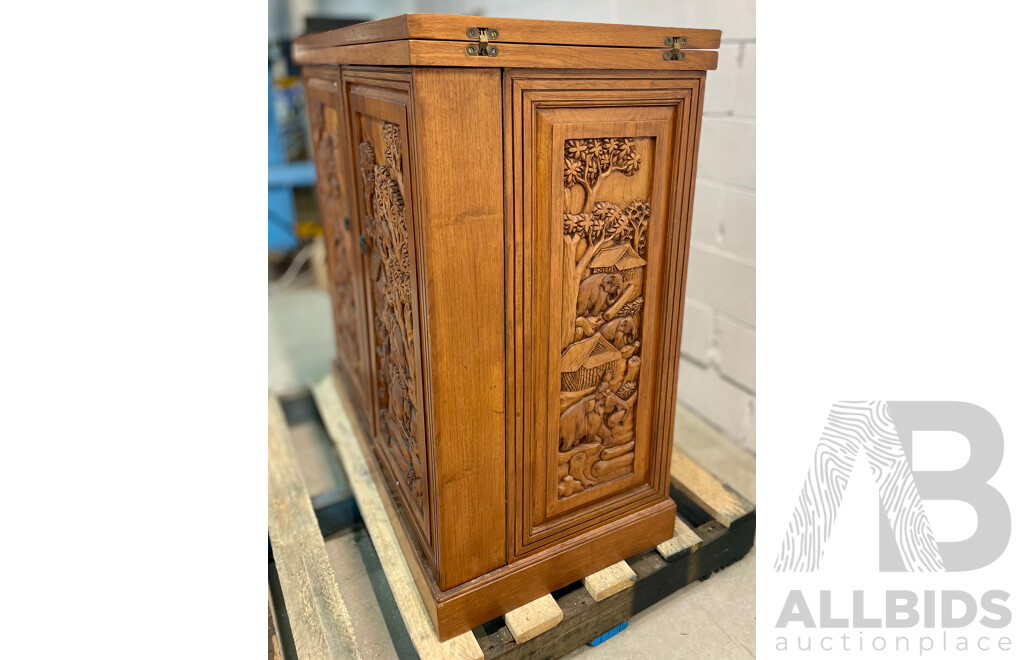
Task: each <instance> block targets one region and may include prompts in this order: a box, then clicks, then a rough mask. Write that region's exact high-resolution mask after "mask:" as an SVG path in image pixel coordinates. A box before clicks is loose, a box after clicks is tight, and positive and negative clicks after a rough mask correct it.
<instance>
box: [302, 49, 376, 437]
mask: <svg viewBox="0 0 1024 660" xmlns="http://www.w3.org/2000/svg"><path fill="white" fill-rule="evenodd" d="M305 74H306V96H307V108H308V111H309V124H310V129H311V133H312V135H311V137H312V142H313V151H314V154H315V159H316V171H317V183H316V190H317V199H318V202H319V205H320V217H321V220H322V223H323V229H324V244H325V247H326V248H327V268H328V273H329V277H330V296H331V308H332V310H333V313H334V336H335V342H336V344H337V351H338V362H339V364H340V365H341V367H342V369H343V370H344V372H345V376H346V377H347V379H348V380H349V383H350V384H351V385H352V389H353V390H354V392H355V395H356V398H357V402H358V404H359V407H360V410H361V411H362V413H363V415H364V420H366V419H369V414H368V413H369V398H368V391H367V385H368V383H369V370H368V368H367V367H368V365H367V361H368V360H367V356H368V353H369V348H368V344H367V332H366V323H365V321H364V319H365V318H366V312H365V309H366V303H365V300H364V296H363V285H362V281H363V277H362V271H363V264H362V255H361V254H360V250H359V244H358V235H359V225H358V222H353V220H354V219H353V218H352V217H351V215H350V213H349V199H348V194H347V190H346V185H345V181H347V177H346V176H345V175H344V173H343V170H344V168H343V163H344V161H343V160H342V159H343V158H344V155H345V153H346V152H347V149H346V148H345V143H346V135H345V130H344V128H345V127H344V122H343V121H342V116H343V115H342V113H341V93H340V87H341V79H340V71H339V70H338V68H337V67H310V68H307V69H306V70H305Z"/></svg>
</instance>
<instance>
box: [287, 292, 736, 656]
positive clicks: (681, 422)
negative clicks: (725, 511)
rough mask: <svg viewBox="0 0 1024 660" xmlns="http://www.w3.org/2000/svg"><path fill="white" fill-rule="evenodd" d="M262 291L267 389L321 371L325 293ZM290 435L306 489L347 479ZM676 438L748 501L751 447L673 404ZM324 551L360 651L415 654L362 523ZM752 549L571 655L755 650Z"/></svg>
mask: <svg viewBox="0 0 1024 660" xmlns="http://www.w3.org/2000/svg"><path fill="white" fill-rule="evenodd" d="M304 279H305V281H298V282H296V283H295V285H293V286H292V287H290V288H289V289H288V290H286V291H283V292H279V293H275V294H273V295H272V296H271V297H270V321H269V343H270V354H269V357H270V368H269V384H270V390H271V391H272V392H274V393H275V394H278V395H281V396H287V395H291V394H295V393H297V392H300V391H302V390H303V389H304V388H306V387H308V386H309V385H312V384H313V383H315V382H317V381H318V380H319V379H320V378H322V377H323V376H324V375H325V374H326V373H328V370H329V368H330V362H331V360H332V359H333V358H334V344H333V340H332V335H331V332H332V330H331V319H330V303H329V300H328V298H327V295H326V294H325V293H324V292H323V291H321V290H320V289H318V288H316V287H315V286H313V285H312V283H311V281H310V280H309V279H308V278H304ZM297 421H298V423H297V424H294V425H293V426H292V440H293V443H294V445H295V450H296V454H297V457H298V459H299V463H300V466H301V468H302V470H303V475H304V476H305V478H306V483H307V486H308V488H309V491H310V494H311V495H317V494H320V493H326V492H329V491H332V490H335V489H340V490H342V491H344V490H345V489H346V488H347V484H346V483H345V477H344V474H343V473H342V472H341V470H340V469H339V468H338V462H337V459H336V458H335V456H334V450H333V447H332V446H331V443H330V439H329V438H328V437H327V435H326V433H325V431H324V430H323V428H322V427H321V426H320V424H319V423H318V422H316V421H315V420H311V419H306V420H297ZM674 440H675V443H676V445H677V446H678V447H680V448H681V449H684V450H685V451H686V452H687V453H688V454H690V456H691V457H692V458H693V459H694V460H695V461H697V462H699V463H700V464H702V465H703V466H704V467H706V468H707V469H708V470H709V471H711V472H712V473H714V474H716V475H717V476H718V477H719V478H721V479H722V480H724V481H726V482H727V483H729V484H730V485H731V486H732V487H733V488H735V489H736V490H737V491H738V492H739V493H741V494H742V495H743V496H745V497H746V498H748V499H749V500H751V501H756V492H755V491H756V488H755V467H754V457H753V456H752V455H751V454H749V453H747V452H746V451H745V450H743V449H741V448H740V447H738V446H737V445H735V444H734V443H733V442H731V441H730V440H729V439H728V438H726V437H724V436H722V435H721V434H720V433H718V432H717V431H715V429H713V428H711V427H710V426H708V425H707V424H706V423H704V422H703V421H702V420H700V419H699V418H697V417H696V416H694V415H693V414H692V413H690V412H688V411H686V410H685V409H684V408H681V407H680V408H678V409H677V413H676V425H675V438H674ZM326 545H327V553H328V557H329V558H330V561H331V565H332V566H333V567H334V572H335V575H336V576H337V578H338V584H339V586H340V587H341V590H342V593H344V594H345V600H346V604H348V605H349V614H350V615H351V618H352V625H353V627H354V628H355V633H356V639H357V640H359V642H360V646H361V650H362V652H363V654H364V656H365V657H374V658H379V659H384V658H388V659H390V658H407V657H415V652H414V651H413V650H412V645H411V643H410V641H409V639H408V636H407V635H406V633H405V630H404V628H403V626H402V625H401V617H400V616H399V614H398V612H397V609H396V607H395V603H394V600H393V598H392V597H391V592H390V589H389V587H388V584H387V579H386V578H385V576H384V574H383V571H382V569H381V567H380V563H379V562H378V561H377V556H376V553H375V552H374V551H373V545H372V543H371V542H370V539H369V537H368V536H367V534H366V532H365V530H363V529H362V528H358V529H355V530H348V531H345V532H342V533H340V534H336V535H334V536H332V537H330V538H328V539H327V540H326ZM755 550H756V546H755V549H754V550H752V551H751V552H750V553H749V554H748V555H747V556H746V557H744V558H743V559H741V560H740V561H738V562H736V563H735V564H733V565H732V566H730V567H728V568H726V569H725V570H723V571H720V572H719V573H717V574H715V575H714V576H712V577H711V578H710V579H708V580H706V581H704V582H696V583H694V584H690V585H687V586H686V587H684V588H682V589H680V590H679V591H677V592H676V593H674V594H672V595H671V596H669V597H667V598H665V599H664V600H662V601H661V602H659V603H657V604H656V605H654V606H652V607H650V608H648V609H646V610H644V611H643V612H641V613H639V614H637V615H636V616H634V617H633V618H632V619H630V621H629V627H628V628H627V629H626V630H625V631H624V632H622V633H620V634H618V635H616V636H615V637H613V638H611V639H610V640H608V641H606V642H604V643H603V644H601V645H600V646H596V647H593V648H591V647H586V646H584V647H581V648H580V649H578V650H576V651H574V652H573V653H570V654H569V655H568V656H566V657H569V658H583V659H584V660H598V659H600V658H709V659H714V660H732V659H736V660H740V659H745V658H752V657H754V655H755V652H754V640H755V630H754V624H755V619H754V593H755V592H754V571H755V568H754V566H755V560H754V557H755Z"/></svg>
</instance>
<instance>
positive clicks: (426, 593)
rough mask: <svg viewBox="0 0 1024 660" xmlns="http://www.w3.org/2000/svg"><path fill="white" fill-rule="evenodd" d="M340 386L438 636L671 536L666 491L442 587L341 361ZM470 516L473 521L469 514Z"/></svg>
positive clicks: (673, 511) (446, 636) (496, 614)
mask: <svg viewBox="0 0 1024 660" xmlns="http://www.w3.org/2000/svg"><path fill="white" fill-rule="evenodd" d="M334 384H335V391H336V392H337V394H338V398H339V399H340V401H341V403H342V406H343V408H344V409H345V411H346V412H347V413H348V415H349V417H350V419H351V420H352V424H351V428H352V430H353V431H354V433H353V435H354V436H355V437H354V440H355V442H356V443H357V444H358V447H359V449H360V451H361V452H362V455H363V457H364V459H365V461H366V464H367V467H368V469H369V472H370V475H371V477H372V478H373V481H374V484H375V485H376V487H377V490H378V492H379V493H380V496H381V500H382V501H383V504H384V508H385V510H386V512H387V515H388V519H389V520H390V522H391V526H392V528H393V529H394V531H395V536H396V537H397V538H398V541H399V545H400V546H401V548H402V554H403V556H404V557H405V561H406V563H407V565H408V567H409V572H410V573H411V574H412V577H413V580H414V582H415V583H416V587H417V589H418V590H419V593H420V597H421V598H422V599H423V604H424V606H425V608H426V610H427V613H428V614H429V615H430V618H431V621H432V622H433V624H434V627H435V629H436V631H437V633H438V637H439V638H440V640H441V641H445V640H448V639H451V638H452V637H454V636H456V635H459V634H461V633H463V632H465V631H467V630H470V629H472V628H474V627H476V626H478V625H480V624H482V623H486V622H487V621H490V620H491V619H494V618H497V617H499V616H502V615H504V614H505V613H506V612H510V611H512V610H514V609H516V608H517V607H521V606H523V605H525V604H527V603H529V602H530V601H533V600H535V599H537V598H540V597H541V596H544V595H545V594H549V593H551V592H553V591H556V590H558V589H561V588H562V587H564V586H566V585H569V584H572V583H573V582H576V581H577V580H582V579H583V578H584V577H586V576H588V575H590V574H592V573H595V572H597V571H599V570H601V569H603V568H606V567H608V566H611V565H612V564H615V563H616V562H619V561H621V560H623V559H626V558H627V557H631V556H633V555H635V554H637V553H639V552H642V551H644V550H646V549H648V548H651V547H653V546H655V545H657V544H659V543H661V542H663V541H666V540H668V539H670V538H671V537H672V534H673V530H674V527H675V520H676V505H675V503H674V502H673V501H672V500H671V499H669V498H668V497H666V498H665V499H664V500H662V501H658V502H655V503H653V504H651V505H648V506H646V507H644V508H642V509H640V510H638V511H635V512H633V513H631V514H629V515H627V516H625V517H623V518H619V519H617V520H613V521H611V522H609V523H605V524H603V525H600V526H597V527H595V528H594V529H591V530H589V531H587V532H586V533H584V534H581V535H578V536H575V537H573V538H571V539H567V540H566V541H564V542H562V543H559V544H557V545H554V546H552V547H550V548H546V549H544V550H541V551H539V552H537V553H534V554H532V555H529V556H527V557H524V558H523V559H519V560H517V561H513V562H511V563H509V564H507V565H505V566H502V567H501V568H498V569H495V570H493V571H490V572H489V573H485V574H483V575H481V576H479V577H477V578H474V579H473V580H470V581H469V582H466V583H464V584H460V585H459V586H457V587H454V588H451V589H448V590H445V591H441V589H440V588H439V587H438V584H437V580H436V579H435V578H434V576H433V573H432V572H431V570H430V567H429V565H428V563H427V560H426V558H425V557H423V555H422V553H421V552H420V551H419V549H418V548H417V545H416V541H415V538H414V537H413V535H412V534H411V531H410V530H409V529H408V528H407V524H406V523H405V522H404V520H403V518H402V516H401V514H400V512H399V510H398V508H397V507H396V505H395V500H394V498H393V496H392V493H391V492H390V490H389V489H388V487H387V480H386V479H385V477H384V474H383V472H382V471H381V469H380V466H379V465H378V464H377V461H376V459H375V457H374V454H373V451H372V449H371V447H370V442H369V439H368V437H367V434H366V430H365V428H364V426H363V422H362V420H361V419H360V417H359V416H358V414H357V411H356V406H355V405H354V403H353V399H352V398H351V394H350V392H351V390H350V389H349V387H348V385H347V381H346V378H345V375H344V373H343V371H342V370H341V369H339V368H338V365H337V364H335V368H334ZM467 524H471V523H470V522H469V521H467Z"/></svg>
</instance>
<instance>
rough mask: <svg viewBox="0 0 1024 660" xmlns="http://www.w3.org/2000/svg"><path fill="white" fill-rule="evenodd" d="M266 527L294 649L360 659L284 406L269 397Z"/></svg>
mask: <svg viewBox="0 0 1024 660" xmlns="http://www.w3.org/2000/svg"><path fill="white" fill-rule="evenodd" d="M267 429H268V434H267V435H268V443H267V460H268V483H267V493H268V504H267V514H268V515H267V517H268V520H267V527H268V531H269V535H270V544H271V547H272V548H273V552H274V563H275V564H276V565H277V573H278V576H279V577H280V581H281V592H282V594H283V596H284V604H285V607H286V608H287V610H288V622H289V625H290V627H291V632H292V637H293V638H294V640H295V649H296V652H297V654H298V657H299V658H300V659H304V658H311V659H312V658H358V657H360V655H359V650H358V648H357V647H356V643H355V637H354V635H353V632H352V623H351V621H350V620H349V616H348V611H347V610H346V608H345V602H344V600H343V599H342V595H341V592H340V591H339V589H338V583H337V580H336V579H335V577H334V571H333V570H332V569H331V565H330V562H329V561H328V559H327V549H326V548H325V546H324V540H323V537H322V536H321V535H320V527H319V525H318V524H317V520H316V515H315V514H314V513H313V506H312V504H311V503H310V499H309V493H308V492H307V490H306V485H305V482H304V481H303V479H302V473H301V472H300V471H299V467H298V464H297V462H296V460H295V454H294V451H293V450H292V447H291V441H290V439H289V434H288V426H287V424H286V422H285V419H284V412H283V411H282V410H281V404H280V403H279V402H278V401H277V399H276V398H274V397H273V396H271V397H269V399H268V415H267Z"/></svg>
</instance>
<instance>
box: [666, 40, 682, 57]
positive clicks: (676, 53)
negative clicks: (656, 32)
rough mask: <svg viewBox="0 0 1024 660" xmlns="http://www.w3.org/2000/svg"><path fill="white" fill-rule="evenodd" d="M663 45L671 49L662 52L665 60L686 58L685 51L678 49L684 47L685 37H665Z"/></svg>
mask: <svg viewBox="0 0 1024 660" xmlns="http://www.w3.org/2000/svg"><path fill="white" fill-rule="evenodd" d="M665 45H666V46H668V47H669V48H671V49H672V50H666V51H665V52H664V56H665V59H666V60H685V59H686V53H684V52H683V51H682V50H680V49H682V48H686V37H665Z"/></svg>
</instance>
